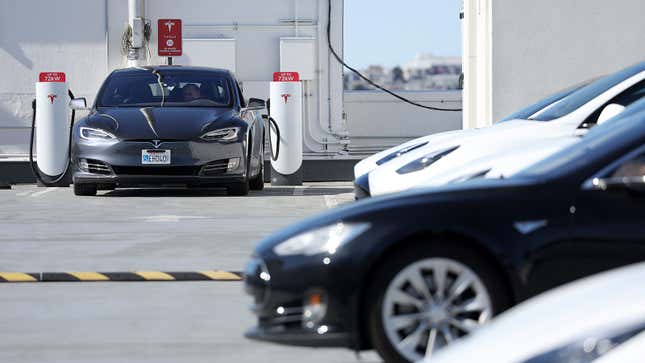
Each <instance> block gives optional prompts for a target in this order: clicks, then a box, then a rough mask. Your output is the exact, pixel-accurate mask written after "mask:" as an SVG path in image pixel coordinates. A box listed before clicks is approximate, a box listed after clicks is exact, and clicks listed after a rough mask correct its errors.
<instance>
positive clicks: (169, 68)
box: [112, 65, 233, 77]
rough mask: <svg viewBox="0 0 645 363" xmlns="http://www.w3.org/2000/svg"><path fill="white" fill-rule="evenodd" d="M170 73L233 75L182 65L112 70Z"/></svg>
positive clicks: (224, 71)
mask: <svg viewBox="0 0 645 363" xmlns="http://www.w3.org/2000/svg"><path fill="white" fill-rule="evenodd" d="M155 70H156V71H159V72H163V71H170V72H177V73H179V72H186V73H193V72H194V73H203V72H207V73H215V74H220V75H223V76H224V75H226V76H230V77H233V73H231V71H229V70H228V69H223V68H212V67H197V66H182V65H172V66H167V65H154V66H141V67H129V68H120V69H116V70H114V71H113V72H112V73H113V74H130V73H131V74H137V73H148V72H152V71H155Z"/></svg>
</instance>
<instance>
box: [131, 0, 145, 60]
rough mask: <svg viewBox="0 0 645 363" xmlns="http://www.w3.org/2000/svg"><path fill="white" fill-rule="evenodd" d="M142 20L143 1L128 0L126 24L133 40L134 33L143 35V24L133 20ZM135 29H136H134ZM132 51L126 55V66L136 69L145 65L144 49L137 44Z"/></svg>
mask: <svg viewBox="0 0 645 363" xmlns="http://www.w3.org/2000/svg"><path fill="white" fill-rule="evenodd" d="M137 18H138V19H144V18H145V7H144V1H143V0H128V24H129V25H130V28H131V29H132V34H133V38H134V33H135V32H139V33H140V34H143V22H137V21H136V20H135V19H137ZM135 27H136V28H137V29H135ZM133 45H134V49H132V50H131V53H130V54H128V66H130V67H137V66H142V65H145V64H146V63H147V62H146V57H147V55H146V52H145V49H144V48H142V47H140V45H139V44H133Z"/></svg>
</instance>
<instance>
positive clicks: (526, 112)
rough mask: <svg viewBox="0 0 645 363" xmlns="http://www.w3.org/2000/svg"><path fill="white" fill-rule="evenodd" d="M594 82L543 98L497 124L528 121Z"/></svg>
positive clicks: (584, 83) (588, 81) (586, 82)
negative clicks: (539, 112)
mask: <svg viewBox="0 0 645 363" xmlns="http://www.w3.org/2000/svg"><path fill="white" fill-rule="evenodd" d="M594 80H595V79H590V80H587V81H585V82H583V83H581V84H577V85H575V86H573V87H569V88H567V89H565V90H562V91H559V92H556V93H554V94H552V95H550V96H548V97H546V98H543V99H541V100H539V101H538V102H536V103H534V104H532V105H530V106H527V107H524V108H523V109H521V110H519V111H517V112H514V113H512V114H510V115H508V116H506V117H504V118H503V119H501V120H499V121H497V123H498V124H499V123H502V122H506V121H510V120H527V119H528V118H529V117H531V116H533V115H535V114H536V113H537V112H538V111H540V110H542V109H544V108H545V107H547V106H550V105H551V104H553V103H554V102H557V101H560V100H561V99H563V98H565V97H567V96H568V95H570V94H572V93H573V92H575V91H577V90H579V89H580V88H582V87H584V86H586V85H588V84H589V83H591V82H592V81H594Z"/></svg>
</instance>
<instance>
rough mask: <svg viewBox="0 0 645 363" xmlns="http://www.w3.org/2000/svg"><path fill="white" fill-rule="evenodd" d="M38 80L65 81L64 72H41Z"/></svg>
mask: <svg viewBox="0 0 645 363" xmlns="http://www.w3.org/2000/svg"><path fill="white" fill-rule="evenodd" d="M38 82H65V73H63V72H41V73H40V75H39V76H38Z"/></svg>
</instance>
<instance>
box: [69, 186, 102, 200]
mask: <svg viewBox="0 0 645 363" xmlns="http://www.w3.org/2000/svg"><path fill="white" fill-rule="evenodd" d="M97 189H98V188H97V185H96V184H74V194H75V195H80V196H86V197H87V196H93V195H96V191H97Z"/></svg>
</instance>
